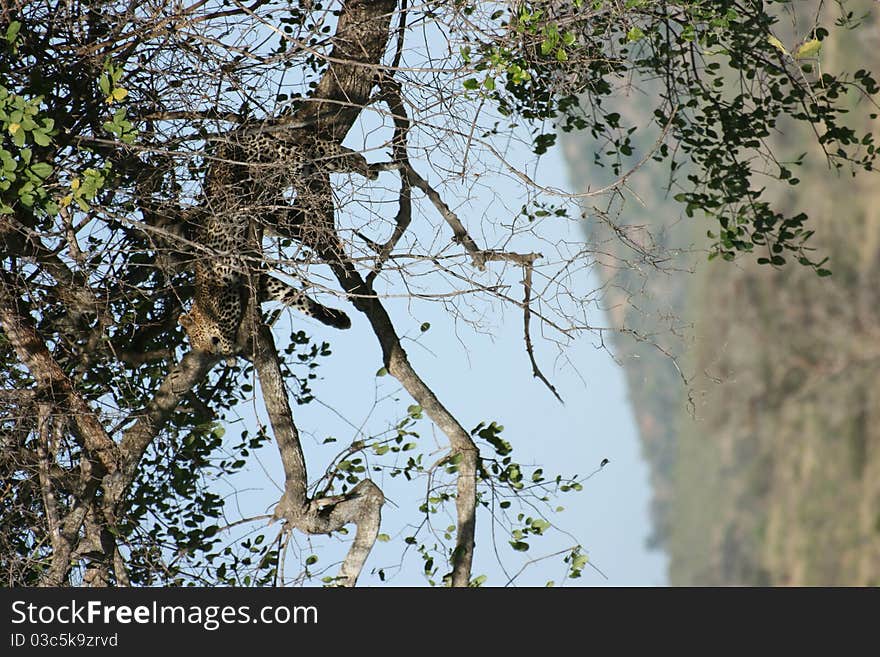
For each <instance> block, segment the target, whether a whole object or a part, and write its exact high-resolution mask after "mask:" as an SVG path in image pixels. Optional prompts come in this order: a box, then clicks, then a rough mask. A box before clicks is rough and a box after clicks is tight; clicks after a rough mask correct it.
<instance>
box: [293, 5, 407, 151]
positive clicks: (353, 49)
mask: <svg viewBox="0 0 880 657" xmlns="http://www.w3.org/2000/svg"><path fill="white" fill-rule="evenodd" d="M396 6H397V0H348V2H346V3H345V4H344V5H343V8H342V12H341V15H340V17H339V23H338V24H337V27H336V34H335V35H334V36H333V50H332V52H331V53H330V61H331V63H330V64H329V65H328V67H327V70H326V71H325V72H324V75H323V76H321V79H320V80H319V81H318V85H317V87H316V88H315V90H314V92H313V93H312V95H311V98H310V102H308V103H306V104H305V106H304V107H303V108H302V109H301V110H299V111H298V112H297V113H296V115H295V116H294V117H293V120H294V121H297V122H299V121H312V120H316V119H317V121H318V132H319V134H321V135H323V136H327V137H330V138H332V139H334V140H336V141H338V142H341V141H342V140H343V139H344V138H345V135H346V134H347V133H348V131H349V129H350V128H351V125H352V123H354V120H355V119H356V118H357V115H358V114H360V112H361V110H362V109H363V108H364V107H366V106H367V105H368V104H369V102H370V91H371V90H372V88H373V85H374V83H375V78H376V73H378V71H379V63H380V61H381V60H382V56H383V55H384V54H385V49H386V48H387V46H388V39H389V38H390V34H391V29H390V26H391V16H392V14H393V13H394V9H395V7H396Z"/></svg>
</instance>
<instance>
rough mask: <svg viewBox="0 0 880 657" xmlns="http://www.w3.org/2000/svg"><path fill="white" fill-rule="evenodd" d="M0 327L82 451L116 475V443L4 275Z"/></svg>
mask: <svg viewBox="0 0 880 657" xmlns="http://www.w3.org/2000/svg"><path fill="white" fill-rule="evenodd" d="M0 326H2V327H3V330H4V332H5V333H6V337H7V338H8V339H9V342H10V344H12V347H13V348H14V349H15V352H16V354H17V355H18V357H19V359H20V360H21V362H22V363H23V364H24V365H25V366H26V367H27V368H28V370H29V371H30V373H31V375H32V376H33V377H34V379H35V380H36V381H37V385H38V386H40V388H42V389H43V390H44V391H45V392H46V393H48V394H49V395H50V397H52V398H54V399H55V400H56V401H57V403H58V404H59V405H60V406H61V407H62V408H64V409H66V410H67V412H69V413H70V415H71V417H72V419H73V426H74V427H75V428H76V434H77V437H78V438H79V440H80V442H81V445H82V447H83V448H84V449H85V450H86V451H87V452H88V453H89V454H90V455H91V456H92V457H93V458H95V459H97V461H98V462H99V463H100V464H101V466H102V468H103V469H104V471H105V472H108V473H113V472H115V471H116V470H117V468H118V465H119V452H118V451H117V449H116V445H115V443H114V442H113V440H112V439H111V438H110V436H108V435H107V431H106V430H105V429H104V425H103V424H101V421H100V420H99V419H98V417H97V415H95V412H94V411H93V410H92V409H91V408H90V407H89V405H88V404H87V403H86V401H85V400H84V399H83V398H82V396H81V395H80V394H79V393H78V392H77V391H76V390H75V389H74V388H73V385H72V384H71V382H70V379H69V378H68V377H67V375H66V374H65V373H64V371H63V370H62V369H61V367H60V366H59V365H58V363H57V362H56V361H55V359H54V358H53V357H52V355H51V354H50V353H49V350H48V349H47V348H46V343H45V341H44V340H43V339H42V338H41V337H40V336H39V335H37V332H36V329H35V328H34V325H33V322H32V321H31V319H30V318H29V317H28V316H27V312H26V311H24V310H23V309H22V308H20V307H19V296H18V294H17V290H16V289H15V286H14V285H13V283H12V280H11V277H10V276H9V274H7V273H6V272H0Z"/></svg>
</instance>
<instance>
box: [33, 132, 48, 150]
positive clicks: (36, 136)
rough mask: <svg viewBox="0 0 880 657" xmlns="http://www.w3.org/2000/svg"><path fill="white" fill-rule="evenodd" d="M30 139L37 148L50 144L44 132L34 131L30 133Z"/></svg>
mask: <svg viewBox="0 0 880 657" xmlns="http://www.w3.org/2000/svg"><path fill="white" fill-rule="evenodd" d="M31 137H33V140H34V143H35V144H36V145H37V146H48V145H49V144H51V143H52V139H51V138H50V137H49V135H47V134H46V133H45V132H40V131H38V130H35V131H34V132H32V133H31Z"/></svg>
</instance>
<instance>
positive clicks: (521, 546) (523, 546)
mask: <svg viewBox="0 0 880 657" xmlns="http://www.w3.org/2000/svg"><path fill="white" fill-rule="evenodd" d="M510 547H512V548H513V549H514V550H516V551H517V552H526V551H527V550H528V549H529V544H528V543H526V542H525V541H510Z"/></svg>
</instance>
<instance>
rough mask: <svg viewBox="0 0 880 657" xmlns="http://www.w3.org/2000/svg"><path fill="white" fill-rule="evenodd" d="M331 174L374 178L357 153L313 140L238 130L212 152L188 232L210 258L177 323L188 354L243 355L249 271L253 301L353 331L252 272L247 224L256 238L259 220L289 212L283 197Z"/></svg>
mask: <svg viewBox="0 0 880 657" xmlns="http://www.w3.org/2000/svg"><path fill="white" fill-rule="evenodd" d="M328 171H339V172H341V171H354V172H357V173H360V174H362V175H364V176H367V177H369V178H371V179H375V178H376V177H377V176H378V173H377V172H376V171H372V170H371V169H370V167H369V165H368V164H367V161H366V160H365V159H364V157H363V155H361V154H360V153H358V152H356V151H353V150H351V149H349V148H346V147H344V146H340V145H339V144H337V143H335V142H330V141H324V140H319V139H316V138H314V137H306V138H300V139H296V140H294V139H292V138H290V137H289V135H287V134H286V133H282V132H279V131H272V130H254V129H242V130H238V131H233V132H231V133H228V134H227V135H225V136H224V139H223V140H222V141H220V142H219V143H218V144H217V146H216V148H215V151H214V154H213V157H212V162H211V164H210V166H209V169H208V172H207V174H206V177H205V185H204V197H205V199H204V208H203V211H202V212H199V213H198V217H199V218H198V220H197V222H196V226H195V230H194V231H193V234H194V241H195V242H196V244H198V245H199V247H201V248H203V249H204V250H205V251H207V253H206V254H205V256H204V257H197V258H196V260H195V267H194V268H195V294H194V298H193V305H192V308H191V310H190V311H189V312H188V313H185V314H183V315H181V316H180V318H179V322H180V324H181V325H182V326H183V327H184V329H185V330H186V333H187V335H188V336H189V341H190V345H191V346H192V348H193V349H196V350H200V351H204V352H208V353H211V354H214V355H217V356H226V357H227V359H228V360H234V356H235V355H236V354H237V353H239V352H240V351H241V343H242V340H240V339H239V335H240V328H241V324H242V320H243V319H244V314H245V310H246V308H247V303H248V295H249V291H248V286H247V274H248V271H249V268H250V271H253V272H254V273H255V276H254V280H255V281H256V287H257V288H258V289H257V290H256V294H257V299H258V301H260V302H261V301H267V300H276V301H281V302H282V303H284V304H286V305H288V306H290V307H293V308H296V309H297V310H300V311H301V312H303V313H304V314H305V315H307V316H310V317H313V318H315V319H317V320H318V321H320V322H322V323H324V324H327V325H328V326H333V327H336V328H340V329H346V328H349V327H350V326H351V320H350V319H349V317H348V315H346V314H345V313H344V312H343V311H341V310H335V309H332V308H328V307H326V306H324V305H322V304H320V303H318V302H317V301H315V300H313V299H311V298H309V297H308V296H306V295H305V294H304V293H303V292H302V291H301V290H298V289H296V288H295V287H293V286H291V285H288V284H287V283H284V282H283V281H281V280H279V279H277V278H275V277H273V276H270V275H268V274H267V273H265V272H264V271H260V267H259V264H256V265H255V263H259V262H260V259H259V257H258V256H259V254H258V253H255V249H253V248H250V249H249V248H248V247H247V245H248V243H249V240H248V231H249V224H250V221H251V220H254V221H255V222H256V223H257V226H258V235H261V234H262V227H261V226H260V218H261V216H262V215H269V214H271V213H272V212H273V210H276V209H277V208H279V207H281V206H286V205H287V203H288V201H287V200H286V199H285V198H284V192H285V191H286V190H287V189H289V188H290V187H291V186H292V185H293V184H294V181H302V180H304V179H307V178H308V176H309V175H313V174H314V173H316V172H328ZM275 228H276V232H277V226H275Z"/></svg>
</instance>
